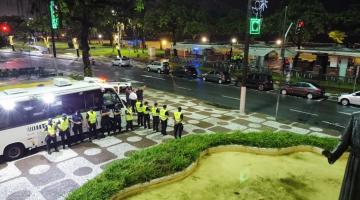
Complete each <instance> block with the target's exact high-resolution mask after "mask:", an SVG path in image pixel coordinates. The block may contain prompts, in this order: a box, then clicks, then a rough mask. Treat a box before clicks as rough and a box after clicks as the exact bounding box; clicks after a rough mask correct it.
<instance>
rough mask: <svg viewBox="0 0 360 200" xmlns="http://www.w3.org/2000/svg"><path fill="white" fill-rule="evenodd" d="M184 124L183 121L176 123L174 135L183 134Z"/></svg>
mask: <svg viewBox="0 0 360 200" xmlns="http://www.w3.org/2000/svg"><path fill="white" fill-rule="evenodd" d="M183 128H184V126H183V124H182V123H176V124H175V125H174V137H175V139H176V138H181V135H182V131H183Z"/></svg>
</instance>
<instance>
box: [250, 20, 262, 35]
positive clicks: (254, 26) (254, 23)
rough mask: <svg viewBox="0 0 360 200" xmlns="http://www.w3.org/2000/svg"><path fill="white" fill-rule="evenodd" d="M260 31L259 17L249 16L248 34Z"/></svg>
mask: <svg viewBox="0 0 360 200" xmlns="http://www.w3.org/2000/svg"><path fill="white" fill-rule="evenodd" d="M260 32H261V19H260V18H250V30H249V33H250V35H260Z"/></svg>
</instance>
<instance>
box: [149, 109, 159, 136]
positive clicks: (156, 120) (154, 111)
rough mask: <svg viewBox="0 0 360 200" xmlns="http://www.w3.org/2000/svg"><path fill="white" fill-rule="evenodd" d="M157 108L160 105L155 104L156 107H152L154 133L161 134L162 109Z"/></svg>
mask: <svg viewBox="0 0 360 200" xmlns="http://www.w3.org/2000/svg"><path fill="white" fill-rule="evenodd" d="M157 106H158V104H157V103H154V106H153V107H151V115H152V119H153V131H155V132H159V123H160V118H159V114H160V109H159V108H158V107H157Z"/></svg>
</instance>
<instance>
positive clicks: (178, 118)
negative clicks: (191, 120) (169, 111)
mask: <svg viewBox="0 0 360 200" xmlns="http://www.w3.org/2000/svg"><path fill="white" fill-rule="evenodd" d="M183 119H184V115H183V114H182V112H181V107H178V111H177V112H174V137H175V139H177V138H181V135H182V131H183V128H184V126H183V123H182V122H183Z"/></svg>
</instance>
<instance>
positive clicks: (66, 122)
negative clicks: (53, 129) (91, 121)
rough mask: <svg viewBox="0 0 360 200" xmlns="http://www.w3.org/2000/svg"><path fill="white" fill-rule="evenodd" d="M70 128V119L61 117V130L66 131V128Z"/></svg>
mask: <svg viewBox="0 0 360 200" xmlns="http://www.w3.org/2000/svg"><path fill="white" fill-rule="evenodd" d="M68 128H69V119H68V118H66V119H65V120H64V119H61V122H60V124H59V129H60V130H61V131H66V129H68Z"/></svg>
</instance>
